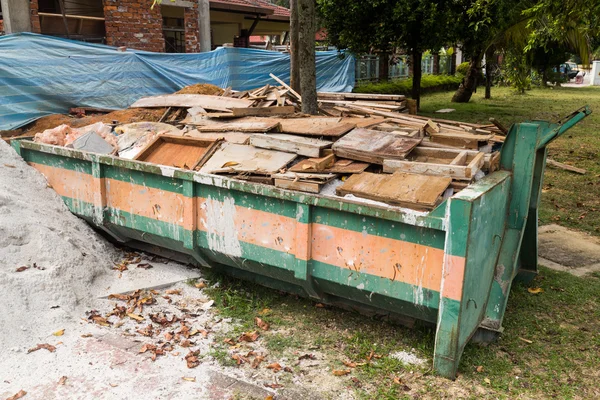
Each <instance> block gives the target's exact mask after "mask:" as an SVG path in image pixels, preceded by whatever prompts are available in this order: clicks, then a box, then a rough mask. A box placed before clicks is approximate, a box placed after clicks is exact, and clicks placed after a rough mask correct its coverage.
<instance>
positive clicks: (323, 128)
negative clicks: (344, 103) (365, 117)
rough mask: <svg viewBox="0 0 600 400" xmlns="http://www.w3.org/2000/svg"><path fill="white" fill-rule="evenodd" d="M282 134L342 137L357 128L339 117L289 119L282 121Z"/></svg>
mask: <svg viewBox="0 0 600 400" xmlns="http://www.w3.org/2000/svg"><path fill="white" fill-rule="evenodd" d="M280 122H281V132H284V133H293V134H296V135H307V136H334V137H338V136H341V135H343V134H345V133H347V132H349V131H351V130H352V129H354V127H356V125H355V124H353V123H345V122H341V118H339V117H326V118H321V117H316V118H289V119H282V120H281V121H280Z"/></svg>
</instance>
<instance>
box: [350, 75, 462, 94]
mask: <svg viewBox="0 0 600 400" xmlns="http://www.w3.org/2000/svg"><path fill="white" fill-rule="evenodd" d="M461 82H462V78H461V77H458V76H451V75H423V77H422V78H421V94H425V93H433V92H441V91H447V90H456V89H458V86H459V85H460V83H461ZM411 90H412V78H408V79H402V80H394V81H389V82H379V83H363V84H358V85H357V86H356V87H355V88H354V92H355V93H378V94H403V95H405V96H410V94H411Z"/></svg>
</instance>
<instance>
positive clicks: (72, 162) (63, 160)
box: [21, 148, 92, 175]
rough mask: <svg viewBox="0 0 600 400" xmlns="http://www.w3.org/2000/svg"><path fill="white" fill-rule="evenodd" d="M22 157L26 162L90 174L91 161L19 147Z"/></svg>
mask: <svg viewBox="0 0 600 400" xmlns="http://www.w3.org/2000/svg"><path fill="white" fill-rule="evenodd" d="M21 154H22V157H23V158H24V159H25V161H27V162H32V163H36V164H42V165H47V166H49V167H56V168H63V169H68V170H71V171H76V172H82V173H84V174H90V175H91V174H92V163H91V162H89V161H84V160H79V159H76V158H70V157H63V156H59V155H56V154H51V153H40V152H37V151H31V150H28V149H24V148H21Z"/></svg>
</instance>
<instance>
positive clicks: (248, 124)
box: [196, 117, 279, 133]
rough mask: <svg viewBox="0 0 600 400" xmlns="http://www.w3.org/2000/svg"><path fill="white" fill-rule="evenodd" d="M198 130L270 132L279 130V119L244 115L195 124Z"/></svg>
mask: <svg viewBox="0 0 600 400" xmlns="http://www.w3.org/2000/svg"><path fill="white" fill-rule="evenodd" d="M196 129H197V130H198V131H199V132H260V133H262V132H270V131H279V120H276V119H269V118H255V117H245V118H238V119H235V120H232V121H228V122H220V123H216V124H213V123H211V124H209V125H201V126H196Z"/></svg>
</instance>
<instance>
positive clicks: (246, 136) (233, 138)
mask: <svg viewBox="0 0 600 400" xmlns="http://www.w3.org/2000/svg"><path fill="white" fill-rule="evenodd" d="M183 136H190V137H195V138H198V139H207V140H216V139H219V138H220V139H223V140H225V141H226V142H230V143H237V144H248V143H249V142H250V136H252V134H250V133H242V132H200V131H198V130H196V129H193V130H191V131H188V132H186V133H185V134H184V135H183Z"/></svg>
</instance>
